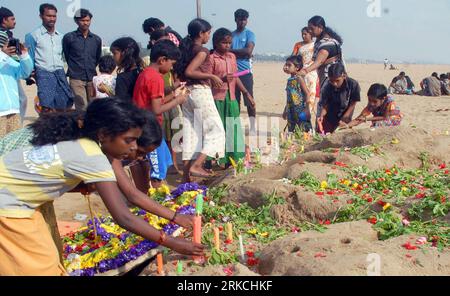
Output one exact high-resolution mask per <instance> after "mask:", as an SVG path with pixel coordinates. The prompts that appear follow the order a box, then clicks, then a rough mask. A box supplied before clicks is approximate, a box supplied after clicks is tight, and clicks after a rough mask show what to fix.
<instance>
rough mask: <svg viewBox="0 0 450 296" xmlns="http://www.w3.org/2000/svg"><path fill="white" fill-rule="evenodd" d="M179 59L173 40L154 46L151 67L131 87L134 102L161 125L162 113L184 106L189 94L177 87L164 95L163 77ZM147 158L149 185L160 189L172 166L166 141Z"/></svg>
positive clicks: (178, 52) (159, 42)
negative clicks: (149, 168) (148, 159)
mask: <svg viewBox="0 0 450 296" xmlns="http://www.w3.org/2000/svg"><path fill="white" fill-rule="evenodd" d="M179 57H180V51H179V50H178V48H177V47H176V45H175V44H173V42H172V41H170V40H161V41H158V42H157V43H155V45H154V46H153V48H152V51H151V54H150V62H151V63H150V66H149V67H147V68H146V69H145V70H144V71H143V72H142V73H141V74H140V75H139V77H138V79H137V81H136V86H135V88H134V94H133V101H134V103H135V104H136V105H137V106H138V107H140V108H142V109H146V110H149V111H151V112H153V113H154V114H155V116H156V118H157V119H158V122H159V124H160V125H162V123H163V113H164V112H166V111H169V110H170V109H172V108H175V107H176V106H177V105H181V104H183V103H184V101H185V100H186V98H187V95H188V92H187V89H186V88H184V87H180V88H178V89H177V90H175V91H174V92H173V93H172V94H170V95H168V96H166V97H165V96H164V79H163V75H165V74H167V73H169V72H170V71H171V70H172V68H173V65H174V64H175V63H176V61H177V60H178V59H179ZM149 158H150V165H151V173H150V178H151V182H152V186H153V187H159V186H161V182H162V180H164V179H165V178H166V175H167V169H168V168H169V167H170V166H171V165H172V164H173V163H172V158H171V154H170V151H169V149H168V147H167V144H166V142H165V141H163V142H162V144H161V146H159V147H158V148H157V149H156V150H155V151H154V152H152V153H150V155H149Z"/></svg>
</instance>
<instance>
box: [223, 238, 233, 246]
mask: <svg viewBox="0 0 450 296" xmlns="http://www.w3.org/2000/svg"><path fill="white" fill-rule="evenodd" d="M232 242H233V241H232V240H230V239H226V240H225V241H224V243H225V244H226V245H229V244H231V243H232Z"/></svg>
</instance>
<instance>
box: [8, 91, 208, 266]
mask: <svg viewBox="0 0 450 296" xmlns="http://www.w3.org/2000/svg"><path fill="white" fill-rule="evenodd" d="M41 124H43V127H45V128H42V129H41V130H42V132H37V133H36V132H35V136H34V138H33V140H32V142H31V144H32V145H33V146H30V147H24V148H22V149H18V150H15V151H12V152H10V153H8V154H6V155H5V156H4V157H2V158H0V184H1V185H0V190H1V191H2V192H4V194H3V195H2V196H0V257H1V258H2V264H1V265H0V275H63V274H65V270H64V268H63V267H62V266H61V264H60V263H59V257H58V251H57V249H56V247H55V244H54V242H53V240H52V238H51V235H50V232H49V229H48V228H47V226H46V224H45V221H44V219H43V217H42V213H41V205H42V204H44V203H46V202H50V201H53V200H55V199H56V198H58V197H60V196H61V195H63V194H64V193H65V192H67V191H69V190H70V189H72V188H74V187H75V186H77V184H79V183H80V182H82V181H84V182H85V183H87V184H94V185H95V187H96V189H97V191H98V193H99V195H100V197H101V198H102V200H103V202H104V203H105V205H106V207H107V208H108V210H109V211H110V212H111V215H112V216H113V218H114V220H115V221H116V222H117V224H118V225H120V226H121V227H123V228H125V229H127V230H129V231H132V232H134V233H136V234H139V235H141V236H142V237H144V238H145V239H148V240H152V241H157V242H158V243H159V244H161V245H165V246H167V247H169V248H172V249H174V250H176V251H178V252H180V253H183V254H187V255H202V250H203V246H201V245H199V244H195V243H191V242H189V241H187V240H184V239H178V238H172V237H166V235H165V234H164V233H163V232H160V231H158V230H156V229H155V228H153V227H151V226H150V225H148V223H146V222H145V221H143V220H141V219H139V218H138V217H136V216H135V215H133V214H132V213H131V212H130V211H129V209H128V207H127V205H126V204H125V202H124V200H123V199H122V198H123V197H122V194H121V193H120V191H119V188H118V186H117V182H116V176H115V175H114V172H113V169H112V167H111V163H110V160H109V159H111V160H112V159H119V160H120V159H124V158H125V157H128V156H129V155H132V154H134V153H135V151H136V149H137V139H138V138H139V137H140V136H141V133H142V128H143V127H144V125H145V124H146V116H145V114H143V112H141V111H140V110H139V109H138V108H137V107H135V106H133V105H132V104H123V103H121V102H120V101H119V100H113V99H102V100H95V101H93V102H92V103H91V104H90V105H89V106H88V108H87V112H86V114H85V117H84V121H83V126H82V127H81V128H76V126H77V125H76V123H75V125H72V126H67V130H66V131H67V132H68V133H70V135H71V139H70V140H68V141H62V142H60V141H59V140H58V138H55V137H54V136H53V134H52V133H48V130H51V128H52V126H48V125H47V126H46V122H45V119H44V121H41ZM68 133H64V135H65V136H67V134H68ZM145 200H148V198H146V199H145ZM136 201H137V200H135V202H136ZM142 202H144V200H142ZM141 206H142V205H141ZM161 215H162V216H166V217H167V214H163V213H161ZM174 218H176V215H174V217H172V218H171V219H174Z"/></svg>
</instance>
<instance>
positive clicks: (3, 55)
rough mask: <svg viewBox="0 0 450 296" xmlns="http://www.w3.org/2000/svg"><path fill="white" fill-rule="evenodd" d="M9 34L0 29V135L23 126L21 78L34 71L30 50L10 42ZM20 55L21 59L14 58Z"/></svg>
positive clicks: (2, 135)
mask: <svg viewBox="0 0 450 296" xmlns="http://www.w3.org/2000/svg"><path fill="white" fill-rule="evenodd" d="M9 41H10V40H9V38H8V34H7V33H6V32H5V31H0V137H4V136H5V135H7V134H8V133H10V132H13V131H15V130H17V129H19V128H20V127H21V121H20V99H19V84H18V81H19V79H25V78H27V77H28V76H30V74H31V71H33V61H32V60H31V58H30V56H29V55H28V50H27V49H26V48H25V47H24V46H23V45H22V44H20V43H19V50H17V51H16V47H15V46H11V45H12V44H11V43H10V42H9ZM15 54H17V55H19V54H20V55H19V56H18V59H19V61H16V60H15V59H13V58H12V56H13V55H15Z"/></svg>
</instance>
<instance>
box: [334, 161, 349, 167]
mask: <svg viewBox="0 0 450 296" xmlns="http://www.w3.org/2000/svg"><path fill="white" fill-rule="evenodd" d="M334 164H335V165H337V166H339V167H341V168H347V167H348V165H346V164H345V163H343V162H339V161H336V162H335V163H334Z"/></svg>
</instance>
